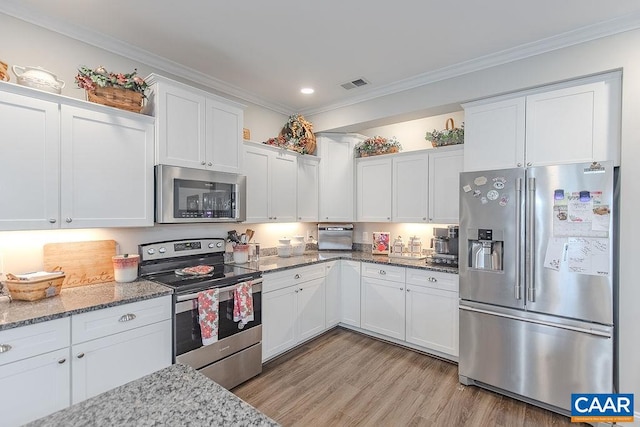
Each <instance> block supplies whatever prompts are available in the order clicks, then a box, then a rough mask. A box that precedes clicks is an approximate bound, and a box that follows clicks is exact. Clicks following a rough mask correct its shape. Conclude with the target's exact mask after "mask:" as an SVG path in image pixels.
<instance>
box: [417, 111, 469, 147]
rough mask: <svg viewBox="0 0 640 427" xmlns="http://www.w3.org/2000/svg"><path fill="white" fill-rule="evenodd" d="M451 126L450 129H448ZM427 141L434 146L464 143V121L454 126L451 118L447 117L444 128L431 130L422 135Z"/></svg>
mask: <svg viewBox="0 0 640 427" xmlns="http://www.w3.org/2000/svg"><path fill="white" fill-rule="evenodd" d="M449 126H451V129H449ZM424 139H426V140H427V141H431V145H433V146H434V147H441V146H443V145H455V144H464V122H463V123H462V126H460V127H459V128H457V127H455V124H454V123H453V119H451V118H450V119H448V120H447V123H446V125H445V130H442V131H437V130H436V129H434V130H433V132H427V134H426V136H425V137H424Z"/></svg>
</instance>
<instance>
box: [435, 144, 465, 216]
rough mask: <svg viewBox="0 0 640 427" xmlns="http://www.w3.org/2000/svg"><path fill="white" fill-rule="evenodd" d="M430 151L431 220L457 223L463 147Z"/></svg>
mask: <svg viewBox="0 0 640 427" xmlns="http://www.w3.org/2000/svg"><path fill="white" fill-rule="evenodd" d="M441 150H442V151H438V150H433V151H432V152H431V153H429V222H432V223H436V224H457V223H458V218H459V214H458V211H459V201H458V200H459V195H458V192H459V190H458V189H459V188H460V187H459V186H458V183H459V181H460V172H462V167H463V157H464V153H463V151H462V147H460V148H458V147H454V148H453V149H447V151H444V149H441Z"/></svg>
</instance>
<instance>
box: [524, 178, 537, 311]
mask: <svg viewBox="0 0 640 427" xmlns="http://www.w3.org/2000/svg"><path fill="white" fill-rule="evenodd" d="M535 200H536V179H535V178H528V179H527V212H526V214H527V223H526V227H527V229H526V231H525V234H526V241H527V242H528V247H527V248H526V266H525V272H526V277H525V283H526V287H527V300H528V301H530V302H535V300H536V285H535V277H534V268H535V256H534V252H535V248H536V245H535V235H536V234H535V233H536V230H535V228H536V227H535V224H536V217H535V212H536V207H535Z"/></svg>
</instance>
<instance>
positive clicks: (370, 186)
mask: <svg viewBox="0 0 640 427" xmlns="http://www.w3.org/2000/svg"><path fill="white" fill-rule="evenodd" d="M380 157H381V158H374V159H369V158H366V159H357V160H356V221H362V222H388V221H391V169H392V166H391V159H390V158H388V157H387V158H385V157H384V156H380Z"/></svg>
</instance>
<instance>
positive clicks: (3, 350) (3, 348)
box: [0, 344, 12, 353]
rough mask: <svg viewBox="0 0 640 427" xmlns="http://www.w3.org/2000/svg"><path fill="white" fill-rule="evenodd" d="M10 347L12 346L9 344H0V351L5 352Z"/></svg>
mask: <svg viewBox="0 0 640 427" xmlns="http://www.w3.org/2000/svg"><path fill="white" fill-rule="evenodd" d="M11 349H12V347H11V346H10V345H9V344H0V353H6V352H7V351H9V350H11Z"/></svg>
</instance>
